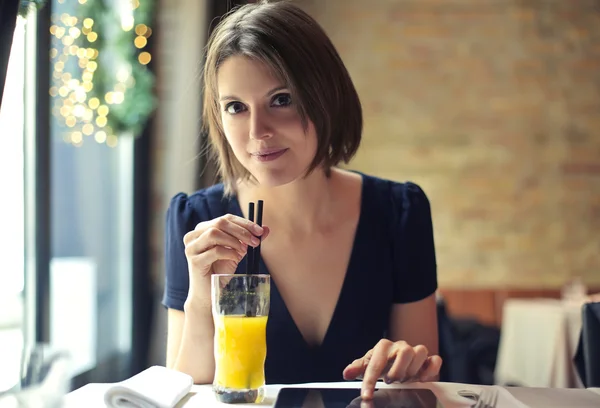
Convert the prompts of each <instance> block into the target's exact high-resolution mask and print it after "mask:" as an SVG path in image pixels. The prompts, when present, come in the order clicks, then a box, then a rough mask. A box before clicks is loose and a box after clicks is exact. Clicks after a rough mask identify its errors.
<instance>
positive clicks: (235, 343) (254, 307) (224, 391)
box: [211, 274, 271, 404]
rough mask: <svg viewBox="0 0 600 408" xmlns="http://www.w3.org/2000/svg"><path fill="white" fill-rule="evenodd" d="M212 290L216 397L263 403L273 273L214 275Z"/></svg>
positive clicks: (229, 401)
mask: <svg viewBox="0 0 600 408" xmlns="http://www.w3.org/2000/svg"><path fill="white" fill-rule="evenodd" d="M211 290H212V293H211V299H212V314H213V320H214V324H215V339H214V348H215V378H214V381H213V391H214V393H215V396H216V398H217V400H219V401H220V402H224V403H231V404H235V403H259V402H262V400H263V398H264V388H263V387H264V385H265V358H266V356H267V333H266V331H267V318H268V315H269V306H270V292H271V280H270V276H269V275H244V274H235V275H213V276H212V286H211Z"/></svg>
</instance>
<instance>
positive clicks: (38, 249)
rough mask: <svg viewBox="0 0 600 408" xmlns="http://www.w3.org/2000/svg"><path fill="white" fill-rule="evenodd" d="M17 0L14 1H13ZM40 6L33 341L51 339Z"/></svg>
mask: <svg viewBox="0 0 600 408" xmlns="http://www.w3.org/2000/svg"><path fill="white" fill-rule="evenodd" d="M15 3H17V2H15ZM51 9H52V2H48V4H46V5H45V6H44V7H42V8H41V9H39V11H38V14H37V35H36V37H37V38H36V41H37V46H36V96H35V98H36V101H35V102H36V119H35V121H36V124H35V126H36V131H35V135H36V136H35V155H36V159H35V161H36V166H35V220H36V221H35V222H36V225H35V231H36V235H35V254H36V256H35V259H36V261H35V273H36V285H35V287H36V290H35V291H36V311H35V315H36V341H38V342H49V341H50V228H51V223H50V214H51V212H50V203H51V201H50V180H51V177H50V154H51V151H50V136H51V135H50V94H49V93H48V90H49V89H50V57H49V54H48V52H49V50H50V14H51Z"/></svg>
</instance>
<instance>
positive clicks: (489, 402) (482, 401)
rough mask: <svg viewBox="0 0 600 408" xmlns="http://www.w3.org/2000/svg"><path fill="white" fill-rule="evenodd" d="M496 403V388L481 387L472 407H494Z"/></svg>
mask: <svg viewBox="0 0 600 408" xmlns="http://www.w3.org/2000/svg"><path fill="white" fill-rule="evenodd" d="M497 403H498V389H496V388H491V389H483V390H482V391H481V394H479V398H478V399H477V402H476V403H475V405H473V408H496V404H497Z"/></svg>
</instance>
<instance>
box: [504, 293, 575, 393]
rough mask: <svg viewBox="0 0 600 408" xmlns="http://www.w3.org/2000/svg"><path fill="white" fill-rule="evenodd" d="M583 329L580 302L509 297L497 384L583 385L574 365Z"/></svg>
mask: <svg viewBox="0 0 600 408" xmlns="http://www.w3.org/2000/svg"><path fill="white" fill-rule="evenodd" d="M580 330H581V303H580V302H569V301H563V300H558V299H508V300H506V301H505V302H504V307H503V313H502V328H501V337H500V347H499V349H498V359H497V362H496V371H495V381H496V384H498V385H506V384H516V385H519V386H525V387H553V388H582V387H583V384H582V383H581V380H580V378H579V375H578V374H577V371H576V369H575V365H574V364H573V356H574V355H575V351H576V349H577V342H578V340H579V333H580Z"/></svg>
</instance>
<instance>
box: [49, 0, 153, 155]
mask: <svg viewBox="0 0 600 408" xmlns="http://www.w3.org/2000/svg"><path fill="white" fill-rule="evenodd" d="M57 2H58V4H64V3H65V1H64V0H57ZM78 3H79V4H80V5H87V4H90V5H93V4H92V3H90V2H89V1H88V0H78ZM94 4H95V3H94ZM86 7H87V6H86ZM139 7H140V1H139V0H131V10H136V9H137V8H139ZM96 18H101V16H100V15H98V14H97V15H93V16H82V17H80V18H78V17H77V16H74V15H71V14H70V13H67V12H63V13H61V14H56V13H53V14H52V15H51V17H50V20H51V22H52V25H51V27H50V28H49V31H50V34H51V36H52V37H51V38H52V46H51V49H50V51H49V56H50V58H51V59H52V62H53V72H52V84H51V86H50V88H49V90H48V92H49V94H50V96H51V97H52V98H53V100H54V101H53V106H52V109H51V112H52V115H53V116H54V117H55V118H56V119H57V120H58V121H59V125H62V126H63V129H64V132H63V135H62V139H63V140H64V141H65V142H66V143H70V144H72V145H73V146H76V147H79V146H82V145H83V143H84V141H86V140H92V138H93V140H94V141H95V142H96V143H100V144H106V146H108V147H116V146H117V144H118V136H117V134H115V131H114V130H113V128H111V126H110V123H111V122H110V120H111V108H109V106H112V105H120V104H123V103H124V102H125V101H126V100H127V98H128V97H129V96H128V93H127V91H128V89H131V88H133V87H135V86H136V78H135V77H134V76H133V75H132V65H130V64H137V63H139V64H141V65H147V64H148V63H149V62H150V61H151V59H152V56H151V54H150V53H149V52H148V51H147V50H143V49H144V48H145V47H146V46H147V45H148V38H150V36H151V35H152V29H151V28H150V27H149V26H147V25H146V24H143V23H138V24H136V21H135V20H136V18H137V17H136V14H135V13H133V14H131V15H124V16H122V17H121V29H122V31H123V32H124V33H128V32H131V40H130V41H131V43H130V44H131V47H132V49H133V50H143V51H141V52H139V54H138V55H137V62H135V60H134V62H125V63H123V64H122V65H121V66H119V67H118V69H116V72H114V73H112V71H111V70H108V71H106V72H105V71H103V72H102V76H101V77H99V78H101V79H102V81H103V82H102V84H101V86H100V88H99V89H100V90H102V94H100V95H98V93H97V91H94V92H96V95H91V94H90V92H92V91H93V90H94V88H95V86H94V84H95V76H96V71H97V70H98V68H99V63H100V61H104V60H102V59H99V56H100V53H101V52H102V50H103V48H102V47H103V46H104V45H105V44H106V41H107V40H108V41H109V42H110V38H109V39H107V38H104V37H103V31H102V27H103V26H99V27H98V26H97V24H96V21H95V19H96ZM133 33H135V34H133ZM100 40H102V41H100ZM96 43H100V45H98V46H95V44H96ZM132 52H134V51H132ZM134 55H135V54H134ZM73 60H74V61H73ZM103 68H104V67H103ZM106 74H109V78H107V77H106ZM111 77H112V80H114V82H113V84H112V85H108V86H107V85H106V84H105V82H106V81H107V80H108V81H110V80H111ZM143 83H144V84H145V82H143ZM144 86H146V85H144ZM115 109H116V108H115ZM117 112H118V111H117ZM119 129H121V127H119ZM117 133H118V132H117ZM86 137H90V139H86Z"/></svg>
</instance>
